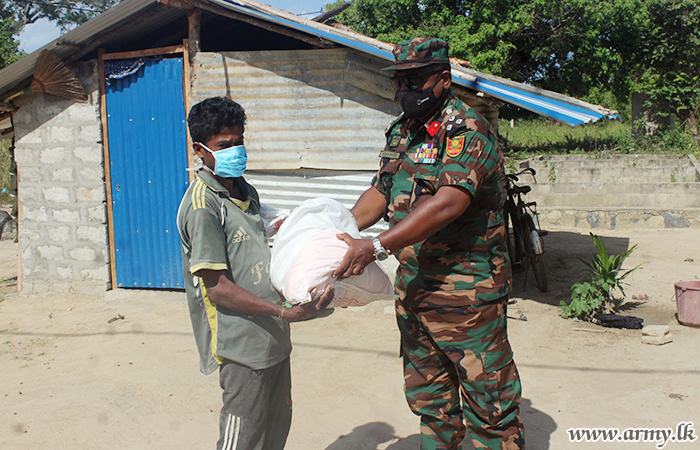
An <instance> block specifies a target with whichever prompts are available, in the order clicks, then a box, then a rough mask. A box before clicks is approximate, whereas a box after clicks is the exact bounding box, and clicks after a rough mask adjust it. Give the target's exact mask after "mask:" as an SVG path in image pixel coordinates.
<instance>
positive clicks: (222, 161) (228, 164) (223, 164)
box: [199, 142, 248, 178]
mask: <svg viewBox="0 0 700 450" xmlns="http://www.w3.org/2000/svg"><path fill="white" fill-rule="evenodd" d="M199 145H201V146H202V147H204V148H205V149H206V150H207V151H209V153H211V154H212V155H214V170H213V171H212V170H211V169H209V168H208V167H206V166H204V168H205V169H207V170H209V171H210V172H212V173H213V174H214V175H217V176H220V177H222V178H238V177H240V176H242V175H243V172H245V168H246V163H247V162H248V153H246V150H245V145H236V146H234V147H229V148H225V149H223V150H219V151H217V152H214V151H212V150H211V149H210V148H209V147H207V146H206V145H204V144H202V143H201V142H200V143H199Z"/></svg>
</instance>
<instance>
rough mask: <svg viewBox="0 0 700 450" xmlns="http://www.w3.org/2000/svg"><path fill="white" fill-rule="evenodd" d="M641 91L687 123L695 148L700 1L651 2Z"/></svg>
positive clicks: (699, 87)
mask: <svg viewBox="0 0 700 450" xmlns="http://www.w3.org/2000/svg"><path fill="white" fill-rule="evenodd" d="M647 7H648V8H649V17H650V19H649V27H648V31H647V33H646V36H645V37H646V39H645V40H644V44H645V45H644V47H643V50H642V52H641V53H642V54H641V56H642V61H643V65H642V68H644V70H643V72H641V77H640V88H641V90H643V91H644V92H648V93H649V94H650V95H651V102H652V103H653V104H654V106H656V107H657V108H658V109H660V110H661V111H662V112H664V113H667V114H675V115H676V116H677V117H678V118H679V119H680V120H681V121H682V122H684V123H685V125H686V126H687V128H688V130H689V131H690V133H691V134H692V137H693V141H694V143H695V145H696V146H697V145H699V144H700V142H699V140H698V114H699V113H700V0H650V1H649V2H648V6H647Z"/></svg>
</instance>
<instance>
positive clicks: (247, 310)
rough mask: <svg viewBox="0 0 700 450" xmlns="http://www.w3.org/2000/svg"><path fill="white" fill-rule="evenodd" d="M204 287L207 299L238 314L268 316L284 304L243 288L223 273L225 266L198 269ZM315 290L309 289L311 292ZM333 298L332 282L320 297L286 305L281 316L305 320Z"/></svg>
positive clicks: (292, 320) (294, 319)
mask: <svg viewBox="0 0 700 450" xmlns="http://www.w3.org/2000/svg"><path fill="white" fill-rule="evenodd" d="M200 275H201V277H202V280H203V281H204V287H205V288H206V289H207V295H208V296H209V300H210V301H211V302H212V303H214V304H216V305H218V306H221V307H223V308H226V309H230V310H231V311H235V312H237V313H240V314H259V315H268V316H280V312H281V309H282V308H284V305H277V304H275V303H272V302H269V301H267V300H264V299H262V298H260V297H258V296H257V295H254V294H252V293H251V292H249V291H247V290H246V289H243V288H242V287H240V286H238V285H237V284H235V283H233V282H232V281H231V280H229V279H228V278H227V277H226V271H224V270H207V269H203V270H201V271H200ZM314 294H315V292H312V296H313V295H314ZM332 299H333V289H332V287H331V286H328V288H327V289H326V290H325V291H324V293H323V294H322V295H321V297H320V298H319V299H317V300H315V301H312V302H310V303H305V304H303V305H297V306H293V307H291V308H285V310H284V313H283V314H284V316H283V317H284V319H285V320H288V321H289V322H296V321H299V320H304V319H306V318H308V317H310V316H312V315H314V314H316V313H317V312H319V311H321V310H323V309H324V308H326V307H327V306H328V304H329V303H330V302H331V300H332Z"/></svg>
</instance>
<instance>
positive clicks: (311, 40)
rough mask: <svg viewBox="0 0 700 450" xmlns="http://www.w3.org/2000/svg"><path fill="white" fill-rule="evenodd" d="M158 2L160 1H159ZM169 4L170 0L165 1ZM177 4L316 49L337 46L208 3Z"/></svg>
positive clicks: (189, 2) (197, 1) (189, 1)
mask: <svg viewBox="0 0 700 450" xmlns="http://www.w3.org/2000/svg"><path fill="white" fill-rule="evenodd" d="M159 1H160V0H159ZM165 1H167V2H168V4H170V2H171V0H165ZM178 3H187V4H189V5H190V7H193V8H199V9H201V10H204V11H209V12H211V13H213V14H216V15H219V16H223V17H228V18H229V19H234V20H238V21H241V22H246V23H249V24H251V25H254V26H256V27H259V28H262V29H265V30H268V31H272V32H273V33H278V34H282V35H284V36H288V37H291V38H294V39H297V40H299V41H302V42H306V43H307V44H311V45H313V46H316V47H321V48H336V47H337V45H336V44H335V43H334V42H330V41H327V40H325V39H322V38H320V37H316V36H312V35H310V34H306V33H302V32H299V31H296V30H292V29H291V28H287V27H285V26H281V25H275V24H273V23H270V22H267V21H265V20H260V19H256V18H255V17H251V16H247V15H245V14H240V13H237V12H235V11H231V10H230V9H226V8H224V7H222V6H218V5H212V4H210V3H204V2H201V1H200V0H187V1H186V2H183V1H179V2H178Z"/></svg>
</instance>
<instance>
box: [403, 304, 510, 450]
mask: <svg viewBox="0 0 700 450" xmlns="http://www.w3.org/2000/svg"><path fill="white" fill-rule="evenodd" d="M506 305H507V298H505V297H504V298H503V299H501V300H498V301H495V302H491V303H486V304H484V305H483V306H482V305H480V306H476V307H466V308H430V309H427V308H410V307H408V306H407V305H405V304H404V303H403V302H401V301H398V300H397V302H396V316H397V320H398V324H399V330H400V331H401V352H402V356H403V364H404V379H405V392H406V399H407V401H408V405H409V407H410V408H411V410H412V411H413V412H414V414H416V415H419V416H420V417H421V426H420V427H421V428H420V429H421V449H422V450H458V449H461V448H462V441H463V439H464V437H465V434H466V431H467V429H468V430H469V435H470V437H471V440H472V443H473V444H474V448H475V449H477V450H479V449H491V450H522V449H523V448H524V436H523V431H524V428H523V423H522V421H521V420H520V407H519V405H520V394H521V386H520V377H519V375H518V371H517V369H516V367H515V362H514V361H513V353H512V350H511V348H510V343H509V342H508V335H507V330H506Z"/></svg>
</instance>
